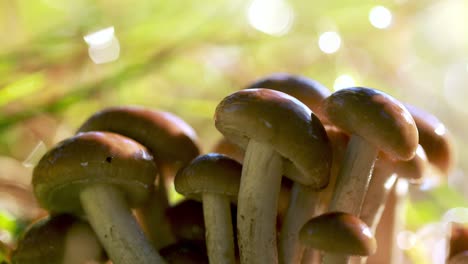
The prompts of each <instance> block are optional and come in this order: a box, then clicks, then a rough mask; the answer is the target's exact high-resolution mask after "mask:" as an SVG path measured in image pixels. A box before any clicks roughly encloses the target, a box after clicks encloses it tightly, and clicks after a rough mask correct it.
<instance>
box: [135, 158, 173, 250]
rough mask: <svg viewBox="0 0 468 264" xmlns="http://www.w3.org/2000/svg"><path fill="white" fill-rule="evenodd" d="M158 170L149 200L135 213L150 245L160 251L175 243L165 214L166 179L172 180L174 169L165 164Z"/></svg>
mask: <svg viewBox="0 0 468 264" xmlns="http://www.w3.org/2000/svg"><path fill="white" fill-rule="evenodd" d="M158 168H159V178H158V182H157V183H156V185H155V188H154V190H153V191H152V192H151V194H150V198H149V199H148V200H147V201H146V202H145V203H144V204H143V205H142V206H141V207H140V208H138V209H137V210H136V213H137V216H138V219H139V221H140V222H141V225H142V226H143V229H144V230H145V234H146V235H147V236H148V239H149V240H150V241H151V243H152V245H153V246H154V247H155V248H156V249H161V248H163V247H165V246H168V245H170V244H172V243H174V242H175V241H176V239H175V236H174V234H172V231H171V224H170V223H169V219H168V218H167V216H166V213H165V212H166V209H167V208H168V207H169V202H168V191H167V184H168V183H167V179H168V178H169V179H170V178H173V174H174V169H173V168H172V167H171V166H169V165H165V164H161V165H159V166H158Z"/></svg>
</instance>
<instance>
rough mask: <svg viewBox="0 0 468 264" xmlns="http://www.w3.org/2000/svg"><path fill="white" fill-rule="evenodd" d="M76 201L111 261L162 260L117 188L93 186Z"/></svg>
mask: <svg viewBox="0 0 468 264" xmlns="http://www.w3.org/2000/svg"><path fill="white" fill-rule="evenodd" d="M80 200H81V204H82V206H83V209H84V211H85V213H86V215H87V216H88V220H89V223H90V224H91V226H92V227H93V229H94V231H95V232H96V234H97V236H98V238H99V240H100V241H101V243H102V245H103V246H104V248H105V249H106V252H107V253H108V254H109V257H110V259H111V260H112V262H113V263H114V264H146V263H152V264H158V263H165V262H164V261H163V259H162V258H161V256H160V255H159V254H158V252H157V251H156V250H155V249H154V248H153V247H152V246H151V244H150V243H149V241H148V240H147V238H146V237H145V236H144V235H143V232H142V231H141V229H140V227H139V226H138V224H137V222H136V220H135V218H134V217H133V215H132V213H131V210H130V208H129V207H128V205H127V202H126V201H125V200H124V195H123V194H122V193H121V192H120V190H118V189H117V188H115V187H113V186H106V185H100V184H98V185H93V186H90V187H87V188H86V189H84V190H83V191H82V192H81V194H80Z"/></svg>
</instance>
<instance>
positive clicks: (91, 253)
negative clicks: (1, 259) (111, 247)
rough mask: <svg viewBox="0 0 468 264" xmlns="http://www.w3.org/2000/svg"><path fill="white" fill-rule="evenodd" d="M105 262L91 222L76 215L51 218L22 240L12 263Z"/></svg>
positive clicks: (31, 229) (28, 231)
mask: <svg viewBox="0 0 468 264" xmlns="http://www.w3.org/2000/svg"><path fill="white" fill-rule="evenodd" d="M87 261H104V251H103V249H102V247H101V245H100V243H99V241H98V238H97V237H96V234H95V233H94V231H93V230H92V229H91V227H90V226H89V224H88V223H86V222H85V221H83V220H80V219H78V218H76V217H73V216H72V215H68V214H61V215H54V216H47V217H45V218H42V219H40V220H38V221H37V222H35V223H34V224H32V225H31V226H30V227H28V229H27V230H26V232H25V233H24V234H23V235H22V236H21V238H20V239H19V241H18V246H17V247H16V249H15V250H14V251H13V253H12V256H11V263H12V264H30V263H35V264H82V263H85V262H87Z"/></svg>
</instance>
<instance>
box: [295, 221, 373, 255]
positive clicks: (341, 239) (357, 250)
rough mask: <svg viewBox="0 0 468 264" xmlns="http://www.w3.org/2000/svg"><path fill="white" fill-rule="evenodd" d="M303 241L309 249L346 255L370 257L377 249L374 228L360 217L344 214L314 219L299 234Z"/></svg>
mask: <svg viewBox="0 0 468 264" xmlns="http://www.w3.org/2000/svg"><path fill="white" fill-rule="evenodd" d="M299 239H300V240H301V242H302V243H303V244H304V245H306V246H308V247H312V248H315V249H318V250H323V251H327V252H331V253H338V254H343V255H358V256H369V255H372V254H374V253H375V251H376V249H377V242H376V240H375V238H374V236H373V235H372V232H371V230H370V228H369V227H368V226H367V225H366V224H365V223H364V222H363V221H362V220H361V219H359V218H358V217H356V216H353V215H352V214H349V213H344V212H328V213H325V214H322V215H319V216H317V217H314V218H312V219H311V220H309V221H308V222H307V223H306V224H305V225H304V226H303V227H302V228H301V230H300V231H299Z"/></svg>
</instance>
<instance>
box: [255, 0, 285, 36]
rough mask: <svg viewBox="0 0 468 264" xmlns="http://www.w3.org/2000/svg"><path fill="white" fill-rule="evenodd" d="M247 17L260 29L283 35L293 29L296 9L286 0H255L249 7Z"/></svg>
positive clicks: (270, 33)
mask: <svg viewBox="0 0 468 264" xmlns="http://www.w3.org/2000/svg"><path fill="white" fill-rule="evenodd" d="M247 19H248V21H249V24H250V25H251V26H252V27H253V28H255V29H257V30H258V31H261V32H263V33H266V34H269V35H273V36H281V35H284V34H286V33H288V32H289V30H290V29H291V26H292V24H293V21H294V11H293V9H292V7H291V6H290V5H289V4H288V3H287V2H286V1H285V0H254V1H252V2H251V4H250V5H249V7H248V9H247Z"/></svg>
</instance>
